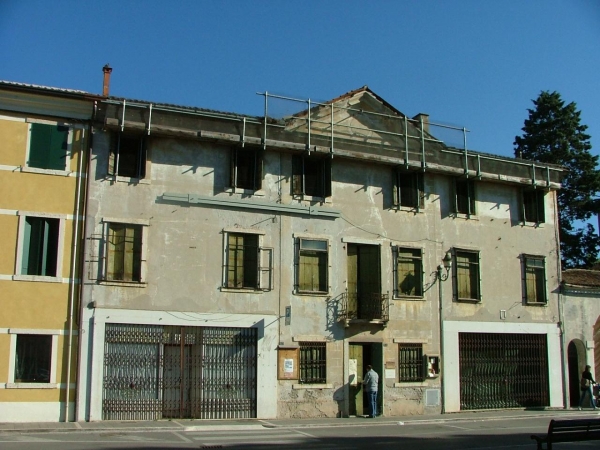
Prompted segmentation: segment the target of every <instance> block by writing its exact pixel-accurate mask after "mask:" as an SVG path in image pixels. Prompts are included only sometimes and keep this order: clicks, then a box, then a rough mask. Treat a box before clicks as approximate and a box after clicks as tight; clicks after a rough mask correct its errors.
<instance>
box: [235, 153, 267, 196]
mask: <svg viewBox="0 0 600 450" xmlns="http://www.w3.org/2000/svg"><path fill="white" fill-rule="evenodd" d="M262 164H263V161H262V155H261V153H260V151H259V150H247V149H239V148H234V149H232V151H231V180H230V185H231V187H234V188H240V189H248V190H255V191H256V190H258V189H260V188H261V184H262V177H263V175H262Z"/></svg>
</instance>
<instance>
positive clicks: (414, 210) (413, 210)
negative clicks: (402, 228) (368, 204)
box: [394, 206, 425, 214]
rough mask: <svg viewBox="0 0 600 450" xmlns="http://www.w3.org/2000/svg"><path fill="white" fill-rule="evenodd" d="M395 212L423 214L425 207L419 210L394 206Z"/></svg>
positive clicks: (413, 207)
mask: <svg viewBox="0 0 600 450" xmlns="http://www.w3.org/2000/svg"><path fill="white" fill-rule="evenodd" d="M394 211H402V212H407V213H413V214H423V213H424V212H425V207H420V208H417V207H416V206H394Z"/></svg>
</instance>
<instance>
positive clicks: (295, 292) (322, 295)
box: [294, 290, 329, 297]
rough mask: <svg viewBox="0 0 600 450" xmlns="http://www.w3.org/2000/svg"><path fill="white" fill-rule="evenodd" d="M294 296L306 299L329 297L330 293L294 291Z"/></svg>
mask: <svg viewBox="0 0 600 450" xmlns="http://www.w3.org/2000/svg"><path fill="white" fill-rule="evenodd" d="M294 295H298V296H306V297H328V296H329V292H322V291H298V290H296V291H294Z"/></svg>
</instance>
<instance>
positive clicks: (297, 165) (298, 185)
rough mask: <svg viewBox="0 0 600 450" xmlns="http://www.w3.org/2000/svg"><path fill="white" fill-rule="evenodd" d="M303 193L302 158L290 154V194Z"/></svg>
mask: <svg viewBox="0 0 600 450" xmlns="http://www.w3.org/2000/svg"><path fill="white" fill-rule="evenodd" d="M302 194H304V158H303V157H302V155H293V156H292V195H302Z"/></svg>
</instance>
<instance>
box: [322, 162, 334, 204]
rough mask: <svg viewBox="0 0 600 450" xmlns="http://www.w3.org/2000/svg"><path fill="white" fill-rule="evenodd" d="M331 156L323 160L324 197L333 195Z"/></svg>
mask: <svg viewBox="0 0 600 450" xmlns="http://www.w3.org/2000/svg"><path fill="white" fill-rule="evenodd" d="M331 170H332V164H331V158H330V157H326V158H325V160H324V161H323V197H331V189H332V188H331V181H332V178H331Z"/></svg>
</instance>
